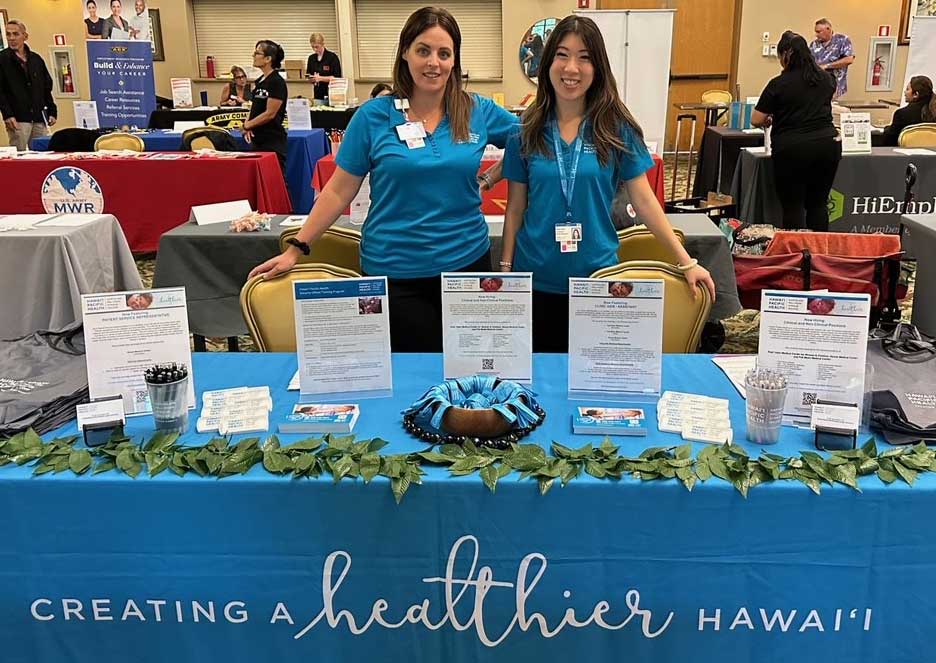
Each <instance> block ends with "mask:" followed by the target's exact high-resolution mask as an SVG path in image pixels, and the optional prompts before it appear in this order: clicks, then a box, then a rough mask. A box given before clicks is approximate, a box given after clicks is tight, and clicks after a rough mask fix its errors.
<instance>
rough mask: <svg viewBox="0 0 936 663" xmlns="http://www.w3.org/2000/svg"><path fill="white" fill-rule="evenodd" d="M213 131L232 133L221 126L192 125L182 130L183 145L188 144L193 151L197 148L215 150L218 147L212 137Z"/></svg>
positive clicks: (215, 132) (225, 133)
mask: <svg viewBox="0 0 936 663" xmlns="http://www.w3.org/2000/svg"><path fill="white" fill-rule="evenodd" d="M213 133H214V134H224V135H226V136H229V135H231V132H230V131H228V130H227V129H223V128H221V127H211V126H204V127H192V128H191V129H186V130H185V131H183V132H182V145H183V147H184V146H185V145H188V146H189V149H191V150H192V151H193V152H194V151H195V150H215V149H217V148H216V147H215V144H214V142H212V140H211V138H210V135H211V134H213Z"/></svg>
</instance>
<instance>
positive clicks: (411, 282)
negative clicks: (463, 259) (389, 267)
mask: <svg viewBox="0 0 936 663" xmlns="http://www.w3.org/2000/svg"><path fill="white" fill-rule="evenodd" d="M452 271H453V272H489V271H491V254H490V252H486V253H485V254H484V255H483V256H481V257H480V258H478V259H477V260H476V261H474V262H473V263H471V264H470V265H467V266H465V267H462V268H461V269H453V270H452ZM387 286H388V288H389V291H390V292H389V294H390V349H391V350H392V351H393V352H442V277H441V276H430V277H428V278H422V279H387Z"/></svg>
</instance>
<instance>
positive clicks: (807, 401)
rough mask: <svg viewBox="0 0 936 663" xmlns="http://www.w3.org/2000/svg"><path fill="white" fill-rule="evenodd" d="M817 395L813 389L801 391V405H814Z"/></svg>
mask: <svg viewBox="0 0 936 663" xmlns="http://www.w3.org/2000/svg"><path fill="white" fill-rule="evenodd" d="M818 398H819V397H818V395H817V394H816V392H814V391H804V392H803V402H802V405H815V404H816V400H817V399H818Z"/></svg>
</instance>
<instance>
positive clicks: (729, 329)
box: [136, 156, 915, 354]
mask: <svg viewBox="0 0 936 663" xmlns="http://www.w3.org/2000/svg"><path fill="white" fill-rule="evenodd" d="M686 167H687V162H686V160H685V158H682V159H680V163H679V171H678V179H677V181H676V198H677V199H679V198H686V197H688V196H687V190H686ZM693 169H695V166H693ZM664 181H665V187H666V188H665V191H666V192H667V195H668V194H669V193H670V192H671V191H672V189H671V187H672V182H673V157H672V156H666V157H664ZM136 263H137V269H139V270H140V277H141V278H142V280H143V286H144V287H146V288H149V287H151V286H152V283H153V269H154V266H155V263H156V256H155V254H147V255H138V256H137V260H136ZM914 277H915V273H913V274H911V276H910V281H909V292H908V294H907V298H906V299H905V300H904V301H903V302H902V303H901V307H900V308H901V313H902V319H903V320H907V321H909V320H910V314H911V312H912V309H911V306H912V302H913V283H914ZM722 325H723V326H724V328H725V343H724V345H722V347H721V350H720V352H723V353H726V354H748V353H756V352H757V337H758V334H759V332H760V312H759V311H753V310H744V311H741V312H740V313H738V314H737V315H734V316H732V317H730V318H727V319H725V320H723V321H722ZM206 345H207V347H208V350H209V351H215V352H224V351H226V350H227V348H228V345H227V339H226V338H208V339H207V341H206ZM238 345H239V347H240V349H241V350H242V351H245V352H253V351H255V350H256V348H255V346H254V344H253V340H252V339H251V338H250V337H249V336H240V337H238Z"/></svg>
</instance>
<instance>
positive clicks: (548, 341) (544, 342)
mask: <svg viewBox="0 0 936 663" xmlns="http://www.w3.org/2000/svg"><path fill="white" fill-rule="evenodd" d="M568 351H569V296H568V295H557V294H555V293H552V292H542V291H540V290H534V291H533V352H563V353H565V352H568Z"/></svg>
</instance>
